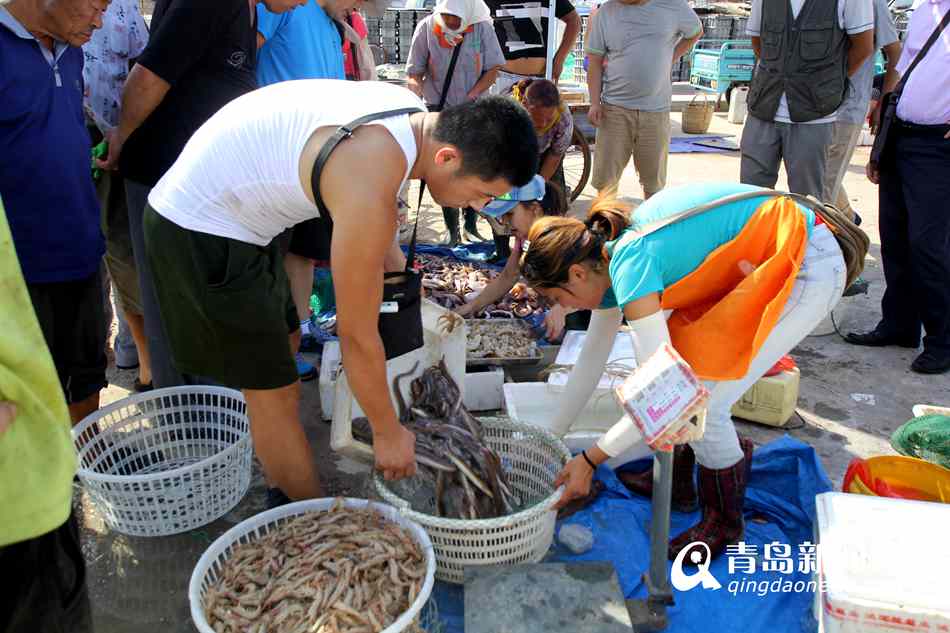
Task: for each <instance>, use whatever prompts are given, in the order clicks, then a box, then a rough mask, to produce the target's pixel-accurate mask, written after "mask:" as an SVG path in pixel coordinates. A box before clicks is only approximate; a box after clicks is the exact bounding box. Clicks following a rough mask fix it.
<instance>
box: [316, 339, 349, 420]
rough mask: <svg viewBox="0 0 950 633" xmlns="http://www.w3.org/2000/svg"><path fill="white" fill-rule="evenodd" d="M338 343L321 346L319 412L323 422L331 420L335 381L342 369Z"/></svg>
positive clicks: (333, 342)
mask: <svg viewBox="0 0 950 633" xmlns="http://www.w3.org/2000/svg"><path fill="white" fill-rule="evenodd" d="M340 361H341V356H340V343H339V341H327V342H326V343H324V344H323V356H322V357H321V359H320V411H321V413H322V414H323V419H324V420H330V419H332V418H333V400H334V396H335V395H336V394H335V392H336V379H337V377H338V376H339V374H340V369H341V368H342V366H343V365H342V364H341V362H340Z"/></svg>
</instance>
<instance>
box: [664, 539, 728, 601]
mask: <svg viewBox="0 0 950 633" xmlns="http://www.w3.org/2000/svg"><path fill="white" fill-rule="evenodd" d="M701 549H702V550H705V552H706V556H705V559H706V562H705V563H701V562H700V561H701V560H703V558H704V557H703V556H702V553H701V552H700V550H701ZM687 554H689V560H690V562H691V563H692V564H694V565H696V569H697V571H696V573H695V574H689V575H687V574H686V573H684V572H683V563H684V562H685V561H686V555H687ZM711 563H712V552H711V551H710V550H709V546H708V545H706V544H705V543H703V542H702V541H693V542H692V543H690V544H689V545H687V546H686V547H685V548H683V549H682V550H681V551H680V553H679V554H677V555H676V559H675V560H674V561H673V568H672V570H671V571H670V582H671V583H672V584H673V586H674V587H675V588H676V589H678V590H680V591H689V590H690V589H693V588H695V587H697V586H698V585H699V584H700V583H702V585H703V589H712V590H716V589H721V588H722V585H721V584H719V581H718V580H716V577H715V576H713V575H712V572H711V571H709V565H710V564H711Z"/></svg>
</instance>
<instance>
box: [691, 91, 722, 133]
mask: <svg viewBox="0 0 950 633" xmlns="http://www.w3.org/2000/svg"><path fill="white" fill-rule="evenodd" d="M700 95H702V97H703V100H702V101H701V102H698V103H697V101H696V98H697V97H699V96H700ZM715 109H716V103H715V102H714V101H710V100H709V98H708V97H707V96H706V93H704V92H698V93H696V94H695V95H694V96H693V99H692V100H691V101H690V102H689V103H687V104H686V107H685V108H683V131H684V132H685V133H687V134H705V133H706V132H708V131H709V124H710V123H711V122H712V116H713V111H714V110H715Z"/></svg>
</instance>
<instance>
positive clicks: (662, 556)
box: [627, 451, 673, 633]
mask: <svg viewBox="0 0 950 633" xmlns="http://www.w3.org/2000/svg"><path fill="white" fill-rule="evenodd" d="M654 457H655V458H654V460H653V509H652V510H653V517H652V520H651V522H650V569H649V570H648V571H647V573H646V574H644V583H645V584H646V587H647V591H648V592H649V595H648V596H647V598H646V599H639V600H628V601H627V609H628V610H629V611H630V618H631V620H632V621H633V629H634V631H636V632H637V633H645V632H647V631H662V630H663V629H665V628H666V627H667V624H668V622H667V618H666V607H667V606H670V605H672V604H673V590H672V588H671V587H670V579H669V576H668V575H667V572H666V567H667V564H666V563H667V548H668V545H669V541H670V499H671V496H672V493H673V452H672V451H669V452H667V451H657V452H656V453H655V456H654Z"/></svg>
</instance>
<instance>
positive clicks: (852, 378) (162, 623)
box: [76, 113, 950, 633]
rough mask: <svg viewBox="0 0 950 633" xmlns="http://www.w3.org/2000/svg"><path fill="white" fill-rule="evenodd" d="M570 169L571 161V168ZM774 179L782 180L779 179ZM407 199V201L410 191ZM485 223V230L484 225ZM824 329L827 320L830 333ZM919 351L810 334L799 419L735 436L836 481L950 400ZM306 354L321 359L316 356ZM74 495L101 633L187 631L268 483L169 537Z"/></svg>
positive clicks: (362, 479) (733, 168)
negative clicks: (802, 450) (195, 575)
mask: <svg viewBox="0 0 950 633" xmlns="http://www.w3.org/2000/svg"><path fill="white" fill-rule="evenodd" d="M679 116H680V115H679V114H674V115H673V119H674V130H673V134H674V136H679V135H680V134H681V131H680V128H679V124H678V122H679V120H680V119H679ZM709 133H710V134H723V135H728V136H731V137H732V138H733V140H735V141H736V142H737V143H738V139H739V134H740V133H741V127H740V126H737V125H733V124H730V123H729V122H728V121H727V120H726V118H725V114H724V113H720V114H716V115H715V116H714V118H713V123H712V125H711V128H710V132H709ZM867 156H868V150H867V148H859V149H858V151H857V152H856V153H855V156H854V159H853V161H852V164H851V166H850V168H849V171H848V174H847V177H846V178H845V185H846V188H847V190H848V193H849V195H850V198H851V200H852V204H853V205H854V208H855V209H857V210H858V211H859V212H860V213H861V215H862V216H863V218H864V225H863V226H864V228H865V230H867V231H868V233H869V235H870V236H871V239H872V242H873V245H872V248H871V253H870V258H869V261H868V264H867V268H866V270H865V274H864V277H865V278H866V279H867V280H868V281H870V282H871V288H870V292H869V294H868V295H867V296H862V297H856V298H853V299H848V300H845V303H843V304H842V305H841V306H840V307H839V308H838V309H837V310H836V312H835V316H836V320H837V324H838V327H839V328H840V330H841V331H842V332H847V331H851V330H866V329H870V328H872V327H873V326H874V324H875V323H876V321H877V318H878V316H879V304H880V298H881V294H882V291H883V278H882V270H881V263H880V240H879V238H878V233H877V192H876V188H875V187H874V186H873V185H872V184H871V183H870V182H869V181H868V180H867V179H866V178H865V177H864V164H865V162H866V160H867ZM569 167H571V166H570V165H569ZM738 177H739V156H738V152H731V153H723V154H673V155H671V156H670V161H669V177H668V180H669V182H668V185H669V186H675V185H681V184H687V183H701V182H715V181H736V180H738ZM784 185H785V183H784V181H783V180H780V182H779V184H778V188H782V187H784ZM594 193H595V192H593V191H592V190H591V188H590V187H588V189H587V191H585V193H584V194H583V195H582V196H581V198H580V199H579V200H578V201H577V202H576V203H575V205H574V212H576V213H578V214H580V213H583V212H584V211H585V210H586V208H587V207H588V206H589V204H590V201H591V199H592V198H593V195H594ZM620 193H621V195H622V196H623V197H624V198H627V199H630V200H632V201H637V200H639V198H640V196H641V190H640V188H639V185H638V182H637V178H636V174H635V173H634V172H633V169H632V167H628V170H627V172H626V173H625V174H624V178H623V181H622V182H621V187H620ZM410 199H411V200H413V204H414V198H412V197H410ZM481 232H482V233H483V234H484V235H486V236H487V235H490V233H489V231H488V227H487V226H484V225H483V226H482V229H481ZM420 237H421V239H423V240H430V241H433V240H441V239H444V232H443V229H442V220H441V212H440V210H439V209H438V207H435V206H433V205H432V204H431V201H429V204H428V205H424V207H423V215H422V218H421V222H420ZM828 331H830V328H829V330H828ZM916 353H917V352H915V351H913V350H905V349H891V348H887V349H870V348H859V347H853V346H850V345H847V344H846V343H844V342H843V341H842V340H841V338H840V337H839V336H838V335H837V334H834V333H833V332H832V333H830V334H827V335H824V336H812V337H809V338H807V339H805V340H804V341H803V342H802V343H801V345H799V346H798V348H796V349H795V350H794V352H793V356H794V358H795V360H796V362H797V363H798V365H799V367H800V368H801V372H802V380H801V393H800V396H799V401H798V412H799V414H800V417H798V416H796V417H794V418H793V419H792V421H791V422H790V424H789V428H787V429H776V428H771V427H766V426H761V425H756V424H752V423H744V422H737V427H738V430H739V433H740V434H743V435H747V436H749V437H751V438H752V439H753V440H754V441H755V443H756V444H763V443H765V442H768V441H770V440H772V439H774V438H776V437H779V436H781V435H782V434H784V433H789V434H790V435H792V436H793V437H796V438H798V439H800V440H802V441H805V442H807V443H809V444H811V445H812V446H814V447H815V450H816V451H817V453H818V454H819V456H820V457H821V461H822V464H823V465H824V467H825V469H826V470H827V472H828V474H829V476H830V477H831V479H832V481H833V482H834V484H835V486H836V487H840V485H841V480H842V477H843V475H844V472H845V469H846V468H847V465H848V463H849V461H850V460H851V459H852V458H854V457H868V456H872V455H879V454H890V453H893V451H892V449H891V448H890V444H889V441H888V438H889V437H890V434H891V433H892V431H893V430H894V429H896V428H897V427H898V426H899V425H900V424H902V423H903V422H905V421H906V420H908V419H909V418H910V417H911V407H912V406H913V405H914V404H917V403H935V404H948V403H950V377H948V376H946V375H945V376H920V375H917V374H914V373H911V372H910V370H909V365H910V362H911V361H912V360H913V358H914V356H915V354H916ZM311 361H312V362H315V363H316V362H318V359H317V358H316V357H311ZM133 378H134V372H133V371H120V370H117V369H116V368H115V367H111V368H110V370H109V381H110V385H109V387H108V389H107V390H106V391H105V392H104V394H103V404H106V403H109V402H112V401H115V400H118V399H121V398H123V397H125V396H126V395H128V390H129V388H130V387H131V383H132V380H133ZM301 393H302V402H301V417H302V419H303V421H304V424H305V427H306V430H307V435H308V437H309V439H310V441H311V444H312V446H313V450H314V459H315V460H316V462H317V463H318V464H319V465H320V469H321V472H322V473H323V483H324V486H325V489H326V492H327V494H328V495H337V494H346V495H352V496H359V497H365V496H368V495H372V494H373V490H372V485H371V480H370V478H369V477H368V472H369V471H368V469H367V468H366V466H364V465H362V464H357V463H355V462H352V461H351V460H348V459H344V458H340V457H339V456H337V455H334V454H333V453H332V452H330V449H329V429H330V427H329V425H328V424H325V423H324V422H322V421H321V415H320V402H319V393H318V388H317V383H316V382H315V381H314V382H309V383H304V384H303V386H302V389H301ZM76 493H77V494H76V503H77V506H79V507H80V508H81V512H82V516H83V524H84V529H83V551H84V554H85V557H86V561H87V564H88V569H89V584H90V591H91V597H92V602H93V610H94V617H95V622H96V631H97V632H98V633H132V632H135V633H152V632H155V633H184V632H191V631H193V630H195V629H194V627H193V625H192V624H191V618H190V615H189V607H188V598H187V591H188V581H189V578H190V575H191V572H192V570H193V568H194V566H195V563H196V562H197V560H198V558H199V557H200V556H201V554H202V553H203V552H204V550H205V549H206V548H207V547H208V546H209V545H210V543H211V542H212V541H213V540H214V539H215V538H217V537H218V536H219V535H220V534H222V533H223V532H224V531H226V530H227V529H229V528H230V527H233V526H234V525H235V524H237V523H239V522H240V521H242V520H243V519H245V518H247V517H249V516H252V515H253V514H255V513H257V512H259V511H261V510H263V509H264V482H263V479H262V478H261V476H260V472H259V469H255V478H254V480H253V482H252V485H251V489H250V491H249V493H248V494H247V496H246V497H245V498H244V499H243V500H242V501H241V503H240V504H239V505H238V506H237V507H236V508H235V509H234V510H233V511H232V512H230V513H229V514H227V515H226V516H225V517H223V518H222V519H220V520H218V521H216V522H214V523H213V524H211V525H208V526H206V527H204V528H202V529H200V530H195V531H193V532H190V533H187V534H182V535H178V536H173V537H164V538H135V537H127V536H124V535H121V534H118V533H116V532H113V531H110V530H109V529H107V528H106V527H105V526H104V525H103V523H102V521H101V519H100V518H99V516H98V514H97V513H96V512H95V509H94V508H93V507H92V504H91V502H90V499H89V497H88V495H87V494H85V493H83V492H82V490H81V488H80V487H79V486H78V485H77V487H76Z"/></svg>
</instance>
